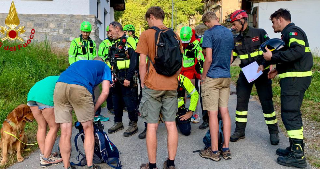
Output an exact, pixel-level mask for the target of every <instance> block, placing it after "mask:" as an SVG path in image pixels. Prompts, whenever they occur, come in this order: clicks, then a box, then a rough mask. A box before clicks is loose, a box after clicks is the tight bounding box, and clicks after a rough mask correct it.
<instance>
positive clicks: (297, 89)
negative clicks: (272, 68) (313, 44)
mask: <svg viewBox="0 0 320 169" xmlns="http://www.w3.org/2000/svg"><path fill="white" fill-rule="evenodd" d="M281 34H282V40H283V41H284V42H285V47H284V48H282V49H280V51H278V52H276V53H274V54H273V55H272V57H271V61H270V62H271V63H272V64H277V67H276V69H277V71H278V76H279V78H280V87H281V118H282V121H283V124H284V126H285V128H286V130H287V134H288V136H289V141H290V149H291V151H293V152H294V157H293V156H280V157H279V158H278V163H280V164H283V165H285V164H288V163H295V162H297V160H298V162H297V163H299V165H301V164H303V165H304V166H305V167H306V166H307V164H306V162H305V158H304V153H303V152H304V150H303V149H304V145H303V124H302V118H301V111H300V108H301V105H302V100H303V96H304V93H305V91H306V90H307V89H308V87H309V86H310V84H311V78H312V77H311V76H312V71H311V68H312V66H313V58H312V54H311V52H310V48H309V43H308V39H307V35H306V34H305V32H304V31H303V30H302V29H301V28H299V27H297V26H295V24H294V23H290V24H288V25H287V26H286V27H285V28H284V29H283V30H282V32H281ZM280 151H281V150H280ZM277 154H278V150H277Z"/></svg>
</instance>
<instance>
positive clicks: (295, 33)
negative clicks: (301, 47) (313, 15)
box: [289, 32, 298, 36]
mask: <svg viewBox="0 0 320 169" xmlns="http://www.w3.org/2000/svg"><path fill="white" fill-rule="evenodd" d="M289 35H291V36H298V32H290V33H289Z"/></svg>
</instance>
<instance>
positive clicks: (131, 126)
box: [123, 121, 138, 137]
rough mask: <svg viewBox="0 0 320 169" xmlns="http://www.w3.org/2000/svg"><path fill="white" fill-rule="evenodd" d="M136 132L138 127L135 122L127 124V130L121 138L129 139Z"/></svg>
mask: <svg viewBox="0 0 320 169" xmlns="http://www.w3.org/2000/svg"><path fill="white" fill-rule="evenodd" d="M137 132H138V126H137V122H136V121H130V122H129V128H128V129H127V130H126V131H125V132H124V133H123V136H125V137H129V136H132V135H134V134H135V133H137Z"/></svg>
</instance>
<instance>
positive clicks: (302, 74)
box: [279, 71, 312, 78]
mask: <svg viewBox="0 0 320 169" xmlns="http://www.w3.org/2000/svg"><path fill="white" fill-rule="evenodd" d="M308 76H312V71H306V72H286V73H281V74H279V78H286V77H308Z"/></svg>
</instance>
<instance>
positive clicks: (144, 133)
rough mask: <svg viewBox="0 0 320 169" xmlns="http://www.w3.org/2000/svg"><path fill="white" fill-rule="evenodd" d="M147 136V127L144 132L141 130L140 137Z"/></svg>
mask: <svg viewBox="0 0 320 169" xmlns="http://www.w3.org/2000/svg"><path fill="white" fill-rule="evenodd" d="M146 136H147V128H146V127H145V128H144V130H143V132H141V133H140V134H139V136H138V137H139V139H145V138H146Z"/></svg>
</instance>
